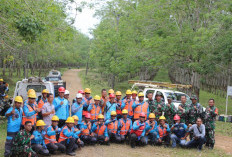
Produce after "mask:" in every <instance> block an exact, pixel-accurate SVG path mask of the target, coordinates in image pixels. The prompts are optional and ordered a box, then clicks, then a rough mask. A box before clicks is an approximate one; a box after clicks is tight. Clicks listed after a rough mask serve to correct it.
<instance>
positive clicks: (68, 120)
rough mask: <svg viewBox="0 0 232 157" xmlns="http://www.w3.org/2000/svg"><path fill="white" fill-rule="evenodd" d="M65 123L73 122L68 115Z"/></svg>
mask: <svg viewBox="0 0 232 157" xmlns="http://www.w3.org/2000/svg"><path fill="white" fill-rule="evenodd" d="M65 123H74V119H73V117H68V118H67V120H66V121H65Z"/></svg>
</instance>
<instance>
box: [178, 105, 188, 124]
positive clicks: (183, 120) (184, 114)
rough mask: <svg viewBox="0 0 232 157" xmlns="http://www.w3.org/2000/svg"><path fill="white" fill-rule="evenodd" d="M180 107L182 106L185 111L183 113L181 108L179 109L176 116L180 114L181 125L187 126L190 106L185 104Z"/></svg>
mask: <svg viewBox="0 0 232 157" xmlns="http://www.w3.org/2000/svg"><path fill="white" fill-rule="evenodd" d="M179 106H181V107H182V108H183V109H184V110H183V111H182V110H180V109H179V108H178V110H177V113H176V114H178V115H179V116H180V118H181V119H180V122H181V123H185V124H187V125H188V124H189V123H188V113H189V109H190V107H189V105H188V104H187V103H185V104H182V103H181V104H180V105H179Z"/></svg>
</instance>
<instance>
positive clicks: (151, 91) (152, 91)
mask: <svg viewBox="0 0 232 157" xmlns="http://www.w3.org/2000/svg"><path fill="white" fill-rule="evenodd" d="M154 92H155V91H154V90H151V89H149V90H147V91H146V98H147V94H148V93H152V94H154Z"/></svg>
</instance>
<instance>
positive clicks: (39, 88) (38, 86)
mask: <svg viewBox="0 0 232 157" xmlns="http://www.w3.org/2000/svg"><path fill="white" fill-rule="evenodd" d="M29 89H34V90H35V92H37V93H39V92H41V91H42V90H44V89H46V86H45V85H28V86H27V91H28V90H29Z"/></svg>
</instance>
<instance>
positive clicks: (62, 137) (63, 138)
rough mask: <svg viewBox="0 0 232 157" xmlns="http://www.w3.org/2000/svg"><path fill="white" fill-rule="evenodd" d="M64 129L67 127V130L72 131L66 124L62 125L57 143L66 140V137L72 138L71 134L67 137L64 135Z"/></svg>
mask: <svg viewBox="0 0 232 157" xmlns="http://www.w3.org/2000/svg"><path fill="white" fill-rule="evenodd" d="M64 129H68V132H72V129H71V130H70V129H69V128H68V127H67V126H65V127H63V129H62V130H61V132H60V137H59V140H58V142H59V143H60V142H62V141H64V140H66V139H69V138H72V136H70V137H67V136H65V135H64Z"/></svg>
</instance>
